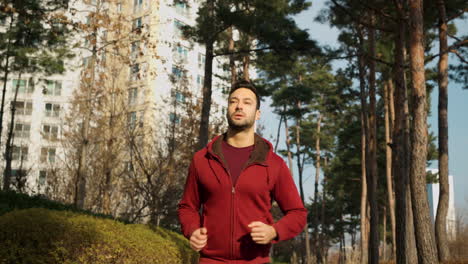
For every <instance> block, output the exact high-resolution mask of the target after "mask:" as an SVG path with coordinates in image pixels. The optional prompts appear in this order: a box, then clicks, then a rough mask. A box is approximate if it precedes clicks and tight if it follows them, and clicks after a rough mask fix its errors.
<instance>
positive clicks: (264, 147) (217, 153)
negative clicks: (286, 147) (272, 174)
mask: <svg viewBox="0 0 468 264" xmlns="http://www.w3.org/2000/svg"><path fill="white" fill-rule="evenodd" d="M225 138H226V133H224V134H221V135H218V136H216V137H215V138H214V139H213V140H211V142H209V143H208V145H207V146H206V148H207V152H208V154H210V155H212V156H214V157H216V158H218V159H220V161H221V162H222V163H223V164H227V163H226V160H225V159H224V155H223V151H222V148H221V143H222V141H223V140H225ZM272 153H273V145H272V144H271V143H270V142H269V141H268V140H266V139H264V138H262V137H261V136H259V135H258V134H257V133H255V134H254V149H253V151H252V153H251V154H250V158H249V160H248V161H247V164H246V166H248V165H250V164H253V163H258V164H261V165H263V166H267V159H268V158H269V156H270V155H271V154H272Z"/></svg>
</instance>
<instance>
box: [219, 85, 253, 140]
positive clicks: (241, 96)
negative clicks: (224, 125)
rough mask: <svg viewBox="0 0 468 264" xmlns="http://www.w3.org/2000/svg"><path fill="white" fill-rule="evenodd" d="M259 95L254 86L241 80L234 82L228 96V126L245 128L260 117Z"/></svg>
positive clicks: (235, 128) (249, 126) (237, 128)
mask: <svg viewBox="0 0 468 264" xmlns="http://www.w3.org/2000/svg"><path fill="white" fill-rule="evenodd" d="M259 109H260V97H259V96H258V93H257V90H256V89H255V86H253V85H252V83H250V82H249V81H246V80H242V81H239V82H237V83H236V84H234V86H233V88H232V90H231V91H230V92H229V97H228V111H227V120H228V124H229V128H231V129H234V130H238V131H239V130H245V129H249V128H251V127H252V126H253V125H254V124H255V120H258V119H259V118H260V110H259Z"/></svg>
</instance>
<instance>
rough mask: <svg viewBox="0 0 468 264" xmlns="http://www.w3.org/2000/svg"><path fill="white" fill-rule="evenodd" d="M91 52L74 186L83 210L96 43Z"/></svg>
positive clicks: (76, 201) (76, 203) (77, 203)
mask: <svg viewBox="0 0 468 264" xmlns="http://www.w3.org/2000/svg"><path fill="white" fill-rule="evenodd" d="M93 35H94V36H97V29H96V28H94V32H93ZM93 43H94V45H93V50H92V56H91V62H90V67H88V68H87V69H85V74H87V73H88V72H90V76H91V77H90V78H89V79H85V83H84V84H83V85H85V87H86V89H87V90H86V102H85V104H86V110H85V111H86V113H85V117H84V118H83V124H82V127H81V140H82V142H81V146H80V147H81V149H80V154H79V161H78V173H77V178H76V186H75V200H74V203H75V206H76V207H78V208H80V209H84V208H85V201H86V184H87V180H88V179H87V178H88V175H87V167H88V164H87V163H88V148H89V141H90V139H89V135H88V134H89V123H90V121H91V115H92V113H93V109H92V106H91V96H92V89H93V88H94V85H95V81H96V63H97V60H96V58H97V46H96V43H97V42H96V41H93Z"/></svg>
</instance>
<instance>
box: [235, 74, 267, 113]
mask: <svg viewBox="0 0 468 264" xmlns="http://www.w3.org/2000/svg"><path fill="white" fill-rule="evenodd" d="M239 88H245V89H249V90H250V91H252V92H253V93H254V94H255V97H256V98H257V109H260V95H258V92H257V88H255V86H254V85H253V83H251V82H250V81H248V80H245V79H243V80H239V81H237V82H236V83H234V85H233V86H232V89H231V91H229V97H230V96H231V94H232V93H233V92H234V91H235V90H237V89H239Z"/></svg>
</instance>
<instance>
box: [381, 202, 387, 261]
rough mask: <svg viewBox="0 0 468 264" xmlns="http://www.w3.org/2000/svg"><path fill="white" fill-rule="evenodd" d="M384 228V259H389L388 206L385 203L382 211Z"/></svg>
mask: <svg viewBox="0 0 468 264" xmlns="http://www.w3.org/2000/svg"><path fill="white" fill-rule="evenodd" d="M382 217H383V218H382V219H383V230H382V259H383V261H387V206H385V205H384V207H383V212H382Z"/></svg>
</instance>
